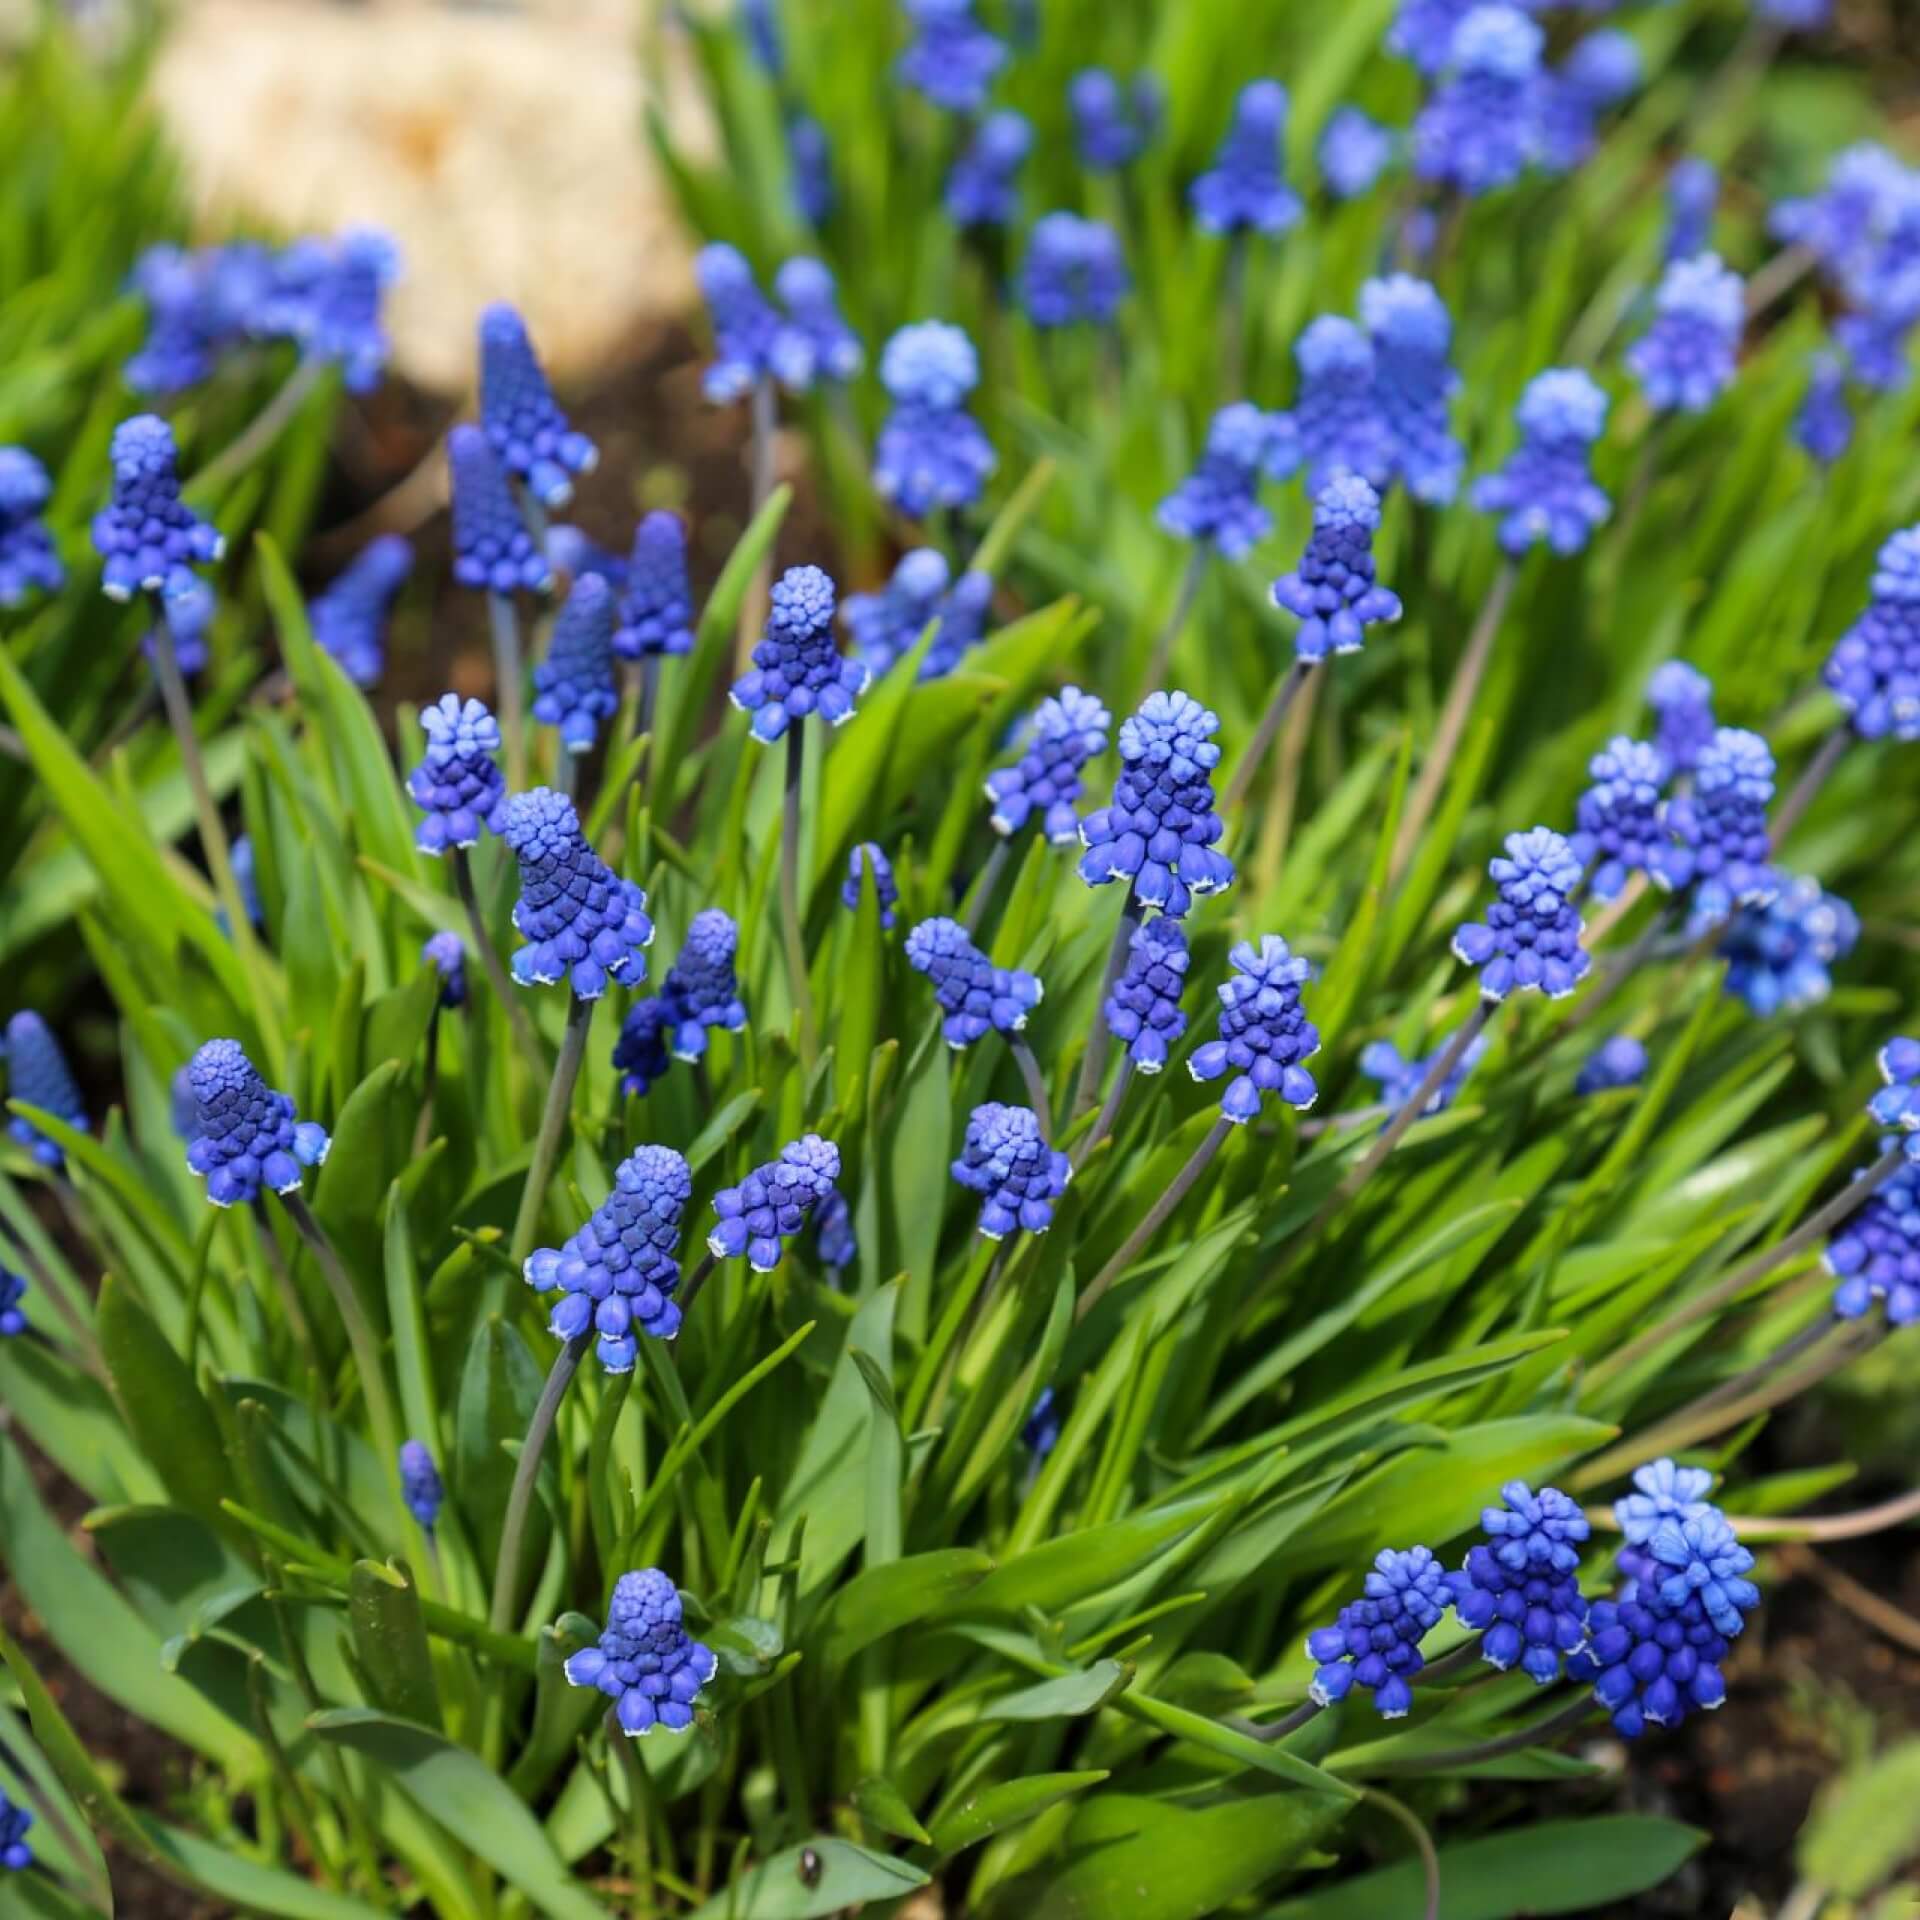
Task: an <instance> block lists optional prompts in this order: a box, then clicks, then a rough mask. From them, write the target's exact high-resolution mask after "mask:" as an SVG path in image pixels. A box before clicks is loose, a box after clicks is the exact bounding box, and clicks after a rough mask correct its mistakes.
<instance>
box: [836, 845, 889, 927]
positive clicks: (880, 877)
mask: <svg viewBox="0 0 1920 1920" xmlns="http://www.w3.org/2000/svg"><path fill="white" fill-rule="evenodd" d="M863 867H870V868H871V869H872V870H873V891H874V898H875V899H876V900H877V901H878V902H879V904H880V924H881V926H882V927H890V926H892V925H893V920H894V914H893V910H894V908H895V907H897V906H898V905H899V904H900V888H899V886H898V884H897V883H896V882H895V880H894V877H893V862H892V861H891V860H889V859H888V858H887V856H886V854H885V853H884V852H882V851H881V849H880V848H879V847H877V846H875V845H874V843H873V842H872V841H871V840H863V841H861V843H860V844H859V845H858V846H857V847H855V848H854V850H853V851H852V852H851V853H850V854H848V856H847V877H846V878H845V879H844V880H843V881H842V882H841V883H840V902H841V905H842V906H846V907H852V908H855V909H857V908H858V907H859V905H860V885H861V880H862V873H861V869H862V868H863Z"/></svg>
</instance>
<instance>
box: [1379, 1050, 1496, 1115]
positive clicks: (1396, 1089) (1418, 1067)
mask: <svg viewBox="0 0 1920 1920" xmlns="http://www.w3.org/2000/svg"><path fill="white" fill-rule="evenodd" d="M1441 1051H1444V1049H1441V1050H1436V1051H1435V1052H1433V1053H1430V1054H1428V1055H1426V1056H1425V1058H1423V1059H1419V1060H1409V1059H1408V1058H1407V1057H1406V1056H1405V1055H1404V1054H1402V1053H1401V1051H1400V1049H1399V1048H1398V1047H1396V1046H1395V1045H1394V1044H1393V1042H1392V1041H1391V1040H1374V1041H1371V1042H1369V1043H1368V1044H1367V1045H1366V1046H1365V1047H1363V1048H1362V1049H1361V1052H1360V1071H1361V1072H1362V1073H1364V1074H1365V1075H1366V1076H1367V1078H1368V1079H1369V1080H1372V1081H1375V1082H1377V1083H1378V1085H1379V1088H1380V1104H1381V1105H1382V1106H1383V1107H1385V1108H1386V1110H1387V1119H1388V1122H1389V1123H1390V1122H1391V1121H1392V1119H1393V1116H1394V1115H1395V1114H1397V1113H1398V1112H1399V1111H1400V1110H1401V1108H1402V1107H1404V1106H1405V1105H1406V1104H1407V1102H1408V1101H1409V1100H1411V1099H1412V1098H1413V1096H1414V1095H1415V1094H1416V1093H1418V1092H1419V1091H1420V1086H1421V1082H1422V1081H1424V1080H1425V1079H1426V1077H1427V1074H1428V1073H1429V1072H1430V1071H1431V1069H1432V1067H1433V1063H1434V1062H1435V1061H1436V1060H1438V1059H1439V1057H1440V1052H1441ZM1486 1052H1487V1042H1486V1037H1485V1036H1484V1035H1476V1036H1475V1037H1474V1038H1473V1039H1472V1040H1471V1041H1469V1042H1468V1044H1467V1045H1466V1047H1465V1048H1464V1049H1463V1050H1462V1052H1461V1055H1460V1058H1459V1059H1458V1060H1456V1061H1455V1062H1454V1063H1453V1065H1452V1067H1451V1068H1449V1069H1448V1072H1447V1075H1446V1078H1445V1079H1443V1080H1442V1081H1441V1082H1440V1084H1439V1085H1438V1086H1437V1087H1435V1088H1434V1090H1433V1092H1432V1093H1431V1094H1429V1095H1428V1096H1427V1103H1426V1105H1425V1106H1424V1107H1422V1108H1421V1109H1420V1113H1419V1118H1421V1119H1422V1120H1425V1119H1428V1118H1430V1117H1431V1116H1432V1115H1434V1114H1436V1113H1445V1112H1446V1110H1447V1109H1448V1108H1449V1107H1450V1106H1452V1105H1453V1103H1454V1102H1455V1101H1456V1100H1457V1099H1459V1097H1460V1089H1461V1088H1462V1087H1463V1086H1465V1085H1466V1083H1467V1078H1468V1076H1469V1075H1470V1074H1471V1073H1472V1072H1473V1070H1474V1068H1475V1067H1477V1066H1478V1065H1479V1064H1480V1062H1481V1061H1482V1060H1483V1059H1485V1058H1486Z"/></svg>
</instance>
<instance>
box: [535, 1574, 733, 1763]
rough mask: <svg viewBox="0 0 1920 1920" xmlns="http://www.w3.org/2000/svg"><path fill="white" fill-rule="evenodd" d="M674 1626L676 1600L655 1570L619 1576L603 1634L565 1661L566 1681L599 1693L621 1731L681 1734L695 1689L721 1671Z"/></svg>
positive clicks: (694, 1701) (712, 1657)
mask: <svg viewBox="0 0 1920 1920" xmlns="http://www.w3.org/2000/svg"><path fill="white" fill-rule="evenodd" d="M680 1621H681V1610H680V1595H679V1593H678V1592H677V1591H676V1589H675V1587H674V1584H673V1582H672V1581H671V1580H669V1579H668V1578H667V1576H666V1575H665V1574H664V1573H662V1572H661V1571H660V1570H659V1569H658V1568H657V1567H649V1568H647V1569H646V1570H645V1571H644V1572H642V1573H623V1574H622V1575H621V1576H620V1578H619V1579H618V1580H617V1581H616V1582H615V1583H614V1588H613V1605H612V1606H611V1607H610V1608H609V1609H608V1611H607V1627H606V1631H605V1632H604V1633H603V1634H601V1636H600V1638H599V1639H598V1640H597V1641H596V1642H595V1643H594V1645H592V1646H590V1647H583V1648H582V1649H581V1650H580V1652H578V1653H576V1654H572V1655H569V1657H568V1659H567V1662H566V1668H565V1671H566V1676H567V1681H568V1684H569V1685H571V1686H576V1687H597V1688H598V1689H599V1690H600V1691H601V1692H602V1693H604V1694H605V1695H606V1696H607V1698H608V1699H609V1700H611V1701H612V1702H613V1717H614V1718H615V1720H617V1721H618V1722H619V1724H620V1731H621V1732H622V1733H625V1734H628V1735H631V1736H634V1737H636V1738H640V1737H644V1736H645V1735H647V1734H649V1733H652V1732H654V1731H655V1730H656V1729H657V1728H664V1729H665V1730H666V1731H667V1732H668V1733H685V1732H686V1730H687V1729H688V1728H689V1727H690V1726H692V1725H693V1710H694V1708H695V1707H696V1706H697V1705H698V1704H699V1701H700V1689H701V1688H702V1687H704V1686H705V1685H706V1684H707V1682H708V1681H709V1680H711V1679H712V1678H713V1676H714V1675H715V1674H716V1673H718V1672H719V1671H720V1661H719V1657H718V1655H716V1654H715V1653H714V1651H713V1649H712V1648H711V1647H704V1646H702V1645H701V1644H700V1642H699V1641H698V1640H695V1639H694V1638H693V1637H692V1636H691V1635H690V1634H689V1633H688V1632H687V1630H686V1629H685V1627H683V1626H682V1625H681V1624H680Z"/></svg>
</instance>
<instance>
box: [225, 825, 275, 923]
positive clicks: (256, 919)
mask: <svg viewBox="0 0 1920 1920" xmlns="http://www.w3.org/2000/svg"><path fill="white" fill-rule="evenodd" d="M233 888H234V891H235V892H236V893H237V894H239V896H240V908H241V911H242V912H243V913H245V915H246V916H247V925H248V926H250V927H264V926H265V925H266V924H267V910H266V907H265V905H264V904H263V903H262V901H261V899H260V879H259V870H258V867H257V865H256V864H255V858H254V851H253V836H252V835H251V834H246V833H243V834H241V835H240V836H239V837H238V838H237V839H236V840H235V841H234V843H233ZM214 918H215V919H216V920H217V921H218V922H219V923H220V931H221V932H222V933H224V934H225V935H226V936H227V938H228V939H229V940H231V939H232V938H233V929H232V927H230V926H229V925H228V924H227V910H226V908H225V907H216V908H215V909H214Z"/></svg>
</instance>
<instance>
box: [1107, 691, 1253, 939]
mask: <svg viewBox="0 0 1920 1920" xmlns="http://www.w3.org/2000/svg"><path fill="white" fill-rule="evenodd" d="M1219 731H1220V719H1219V716H1218V715H1217V714H1214V713H1210V712H1209V711H1208V710H1207V709H1206V708H1205V707H1203V706H1202V705H1201V704H1200V703H1199V701H1197V700H1195V699H1193V698H1191V697H1190V696H1189V695H1187V694H1184V693H1150V694H1148V695H1147V697H1146V699H1145V701H1144V702H1143V703H1142V704H1141V707H1140V711H1139V712H1138V713H1136V714H1134V715H1132V716H1131V717H1130V718H1129V719H1126V720H1124V721H1122V722H1121V724H1120V777H1119V779H1118V780H1117V781H1116V782H1115V783H1114V789H1113V800H1112V803H1111V804H1110V805H1108V806H1104V807H1098V808H1096V809H1095V810H1094V811H1093V812H1092V813H1090V814H1088V815H1087V817H1086V818H1085V819H1084V820H1082V821H1081V823H1080V844H1081V845H1082V846H1083V847H1085V848H1086V852H1085V853H1083V854H1082V855H1081V857H1080V877H1081V879H1083V880H1084V881H1085V882H1086V883H1087V885H1088V886H1090V887H1104V886H1105V885H1106V884H1107V882H1108V881H1110V880H1126V881H1128V882H1130V883H1131V885H1132V889H1133V896H1134V898H1135V899H1136V900H1138V901H1139V902H1140V903H1141V904H1142V905H1143V906H1149V907H1158V908H1159V909H1160V910H1161V912H1162V913H1170V914H1172V915H1174V916H1175V918H1183V917H1184V916H1185V915H1186V913H1187V912H1188V910H1189V909H1190V908H1191V907H1192V905H1193V902H1194V898H1195V896H1196V895H1199V894H1208V893H1219V892H1222V891H1223V890H1224V889H1226V888H1227V887H1230V886H1232V884H1233V862H1232V861H1231V860H1229V859H1228V858H1227V856H1226V855H1225V854H1224V853H1222V852H1221V851H1220V850H1219V845H1218V842H1219V839H1220V836H1221V835H1222V834H1223V833H1224V832H1225V831H1226V828H1225V825H1224V823H1223V822H1222V820H1221V818H1220V816H1219V814H1217V813H1216V812H1215V811H1214V801H1213V769H1214V768H1215V767H1216V766H1218V765H1219V764H1220V749H1219V748H1218V747H1217V746H1215V745H1214V744H1213V736H1214V735H1215V734H1216V733H1218V732H1219Z"/></svg>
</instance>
